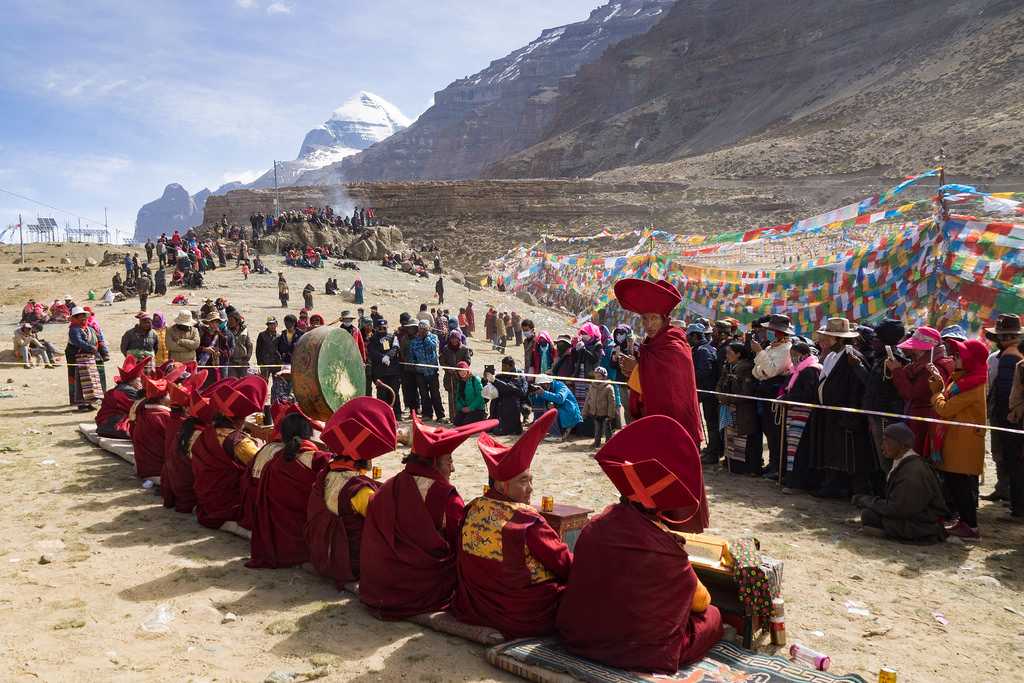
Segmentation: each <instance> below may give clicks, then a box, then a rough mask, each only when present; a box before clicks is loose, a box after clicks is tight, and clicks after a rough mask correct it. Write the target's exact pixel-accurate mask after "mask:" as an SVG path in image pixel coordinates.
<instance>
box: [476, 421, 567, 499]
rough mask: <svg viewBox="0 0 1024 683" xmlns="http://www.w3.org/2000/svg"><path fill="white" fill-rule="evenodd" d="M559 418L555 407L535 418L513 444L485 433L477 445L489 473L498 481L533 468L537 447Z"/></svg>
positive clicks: (477, 441)
mask: <svg viewBox="0 0 1024 683" xmlns="http://www.w3.org/2000/svg"><path fill="white" fill-rule="evenodd" d="M556 417H558V410H557V409H555V408H552V409H551V410H549V411H547V412H546V413H544V414H543V415H541V416H540V417H539V418H537V419H536V420H534V421H533V424H531V425H530V428H529V429H527V430H526V432H525V433H524V434H523V435H522V436H521V437H519V440H518V441H516V442H515V443H514V444H512V445H511V446H505V445H503V444H500V443H498V442H497V441H495V440H494V438H493V437H492V436H491V435H490V434H481V435H480V436H479V437H478V438H477V440H476V445H477V447H478V448H479V449H480V455H482V456H484V463H486V465H487V473H488V474H490V475H491V479H493V480H494V481H509V480H510V479H515V478H516V477H517V476H519V475H520V474H522V473H523V472H525V471H526V470H528V469H530V463H532V462H533V456H534V455H536V453H537V446H539V445H540V442H541V441H543V440H544V437H545V436H547V434H548V430H550V429H551V423H552V422H554V421H555V418H556Z"/></svg>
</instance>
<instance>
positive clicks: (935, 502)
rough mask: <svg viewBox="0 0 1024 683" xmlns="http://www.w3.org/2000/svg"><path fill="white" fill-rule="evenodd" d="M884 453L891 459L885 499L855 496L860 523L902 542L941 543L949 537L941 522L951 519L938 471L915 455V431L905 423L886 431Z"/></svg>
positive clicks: (890, 427)
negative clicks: (859, 513) (860, 509)
mask: <svg viewBox="0 0 1024 683" xmlns="http://www.w3.org/2000/svg"><path fill="white" fill-rule="evenodd" d="M882 450H883V452H884V453H885V457H887V458H889V459H890V460H892V467H891V468H890V470H889V474H888V476H887V479H886V484H885V497H884V498H878V497H876V496H869V495H858V496H854V497H853V502H854V504H855V505H856V506H857V507H860V508H862V511H861V523H862V524H863V525H864V526H866V527H872V528H875V529H882V530H883V531H884V532H885V535H886V536H888V537H889V538H893V539H896V540H899V541H909V542H915V543H938V542H941V541H943V540H944V539H945V538H946V529H945V527H944V526H943V524H942V520H943V519H944V518H946V517H948V516H949V514H950V512H949V510H948V509H947V507H946V500H945V497H944V496H943V494H942V486H940V485H939V480H938V478H937V477H936V476H935V472H933V471H932V468H931V467H930V466H929V465H928V463H926V462H925V461H924V459H923V458H921V456H919V455H918V454H917V453H915V452H914V432H912V431H910V428H909V427H907V425H905V424H903V423H902V422H897V423H895V424H891V425H889V426H888V427H886V428H885V432H884V434H883V436H882Z"/></svg>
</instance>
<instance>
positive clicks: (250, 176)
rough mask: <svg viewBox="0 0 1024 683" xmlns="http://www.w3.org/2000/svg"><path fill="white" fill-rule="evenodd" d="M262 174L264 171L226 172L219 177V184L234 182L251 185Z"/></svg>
mask: <svg viewBox="0 0 1024 683" xmlns="http://www.w3.org/2000/svg"><path fill="white" fill-rule="evenodd" d="M264 173H266V170H263V171H254V170H252V169H246V170H244V171H227V172H226V173H225V174H224V175H222V176H221V178H220V180H221V184H224V183H232V182H234V181H236V180H237V181H238V182H240V183H251V182H252V181H254V180H256V179H257V178H259V177H260V176H261V175H263V174H264Z"/></svg>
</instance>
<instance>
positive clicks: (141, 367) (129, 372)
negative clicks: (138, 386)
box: [114, 356, 146, 384]
mask: <svg viewBox="0 0 1024 683" xmlns="http://www.w3.org/2000/svg"><path fill="white" fill-rule="evenodd" d="M145 371H146V364H145V363H144V362H142V363H140V362H139V359H137V358H136V357H135V356H126V357H125V359H124V365H122V366H121V367H120V368H118V369H117V379H116V380H114V381H115V382H118V383H125V384H126V383H128V382H131V381H133V380H137V379H138V378H140V377H142V373H144V372H145Z"/></svg>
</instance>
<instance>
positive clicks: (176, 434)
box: [160, 370, 207, 514]
mask: <svg viewBox="0 0 1024 683" xmlns="http://www.w3.org/2000/svg"><path fill="white" fill-rule="evenodd" d="M206 377H207V372H206V370H200V371H199V372H195V371H193V373H192V374H191V375H189V377H188V378H187V379H186V380H184V381H183V382H182V383H181V384H173V383H172V384H170V385H169V386H168V387H167V397H168V398H169V399H170V405H171V417H170V418H169V419H168V421H167V429H166V431H165V432H164V466H163V469H161V470H160V496H161V497H162V498H163V499H164V507H165V508H173V509H174V510H176V511H177V512H181V513H185V514H192V510H194V509H195V507H196V493H195V489H194V488H193V482H192V463H191V462H190V461H189V459H188V457H187V455H185V454H183V453H182V449H181V447H180V444H181V441H182V430H183V429H184V426H185V422H186V421H187V420H188V419H189V418H190V417H191V415H190V413H189V406H190V405H191V404H192V398H193V396H195V395H196V394H197V393H198V392H199V390H200V388H201V387H202V386H203V384H204V383H205V382H206ZM189 433H190V434H191V433H192V429H190V430H189ZM188 445H189V446H190V447H191V445H192V444H191V442H189V444H188Z"/></svg>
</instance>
